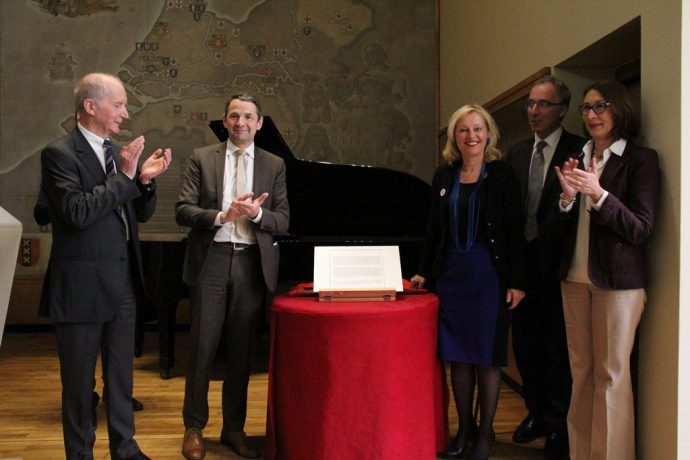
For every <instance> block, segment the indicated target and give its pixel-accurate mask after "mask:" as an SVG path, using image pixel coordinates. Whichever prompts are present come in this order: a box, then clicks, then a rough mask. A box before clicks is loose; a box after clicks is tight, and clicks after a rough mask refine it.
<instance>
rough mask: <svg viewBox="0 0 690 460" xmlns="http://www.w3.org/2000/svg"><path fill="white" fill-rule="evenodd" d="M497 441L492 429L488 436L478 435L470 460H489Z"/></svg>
mask: <svg viewBox="0 0 690 460" xmlns="http://www.w3.org/2000/svg"><path fill="white" fill-rule="evenodd" d="M494 441H496V432H495V431H494V430H493V428H492V429H491V431H490V432H489V435H488V436H482V435H480V434H477V440H476V442H475V444H474V447H473V448H472V456H471V457H470V460H489V453H491V448H492V447H493V445H494Z"/></svg>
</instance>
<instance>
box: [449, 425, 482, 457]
mask: <svg viewBox="0 0 690 460" xmlns="http://www.w3.org/2000/svg"><path fill="white" fill-rule="evenodd" d="M463 434H464V439H460V438H461V437H462V436H463ZM476 435H477V425H475V424H474V423H472V425H470V426H469V430H468V432H467V433H461V432H460V431H458V434H456V435H455V438H453V440H452V441H451V442H450V443H449V444H448V447H447V448H446V458H463V457H464V456H465V454H466V453H467V451H468V450H469V448H470V446H471V445H472V444H474V437H475V436H476Z"/></svg>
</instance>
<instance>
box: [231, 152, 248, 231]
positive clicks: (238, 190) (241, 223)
mask: <svg viewBox="0 0 690 460" xmlns="http://www.w3.org/2000/svg"><path fill="white" fill-rule="evenodd" d="M246 153H247V152H245V151H244V150H236V151H235V158H236V160H237V162H236V163H235V164H236V167H235V193H234V194H233V195H234V198H235V199H236V198H237V197H240V196H242V195H244V194H245V193H247V192H248V191H249V190H248V187H247V165H246ZM235 231H236V232H237V236H239V237H240V238H247V237H249V236H250V235H251V231H252V229H251V223H250V222H249V219H248V218H247V216H242V217H240V218H239V219H238V220H237V221H235Z"/></svg>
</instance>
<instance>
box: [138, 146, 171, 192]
mask: <svg viewBox="0 0 690 460" xmlns="http://www.w3.org/2000/svg"><path fill="white" fill-rule="evenodd" d="M171 162H172V150H170V148H166V149H165V150H163V149H158V150H156V151H155V152H153V153H152V154H151V156H150V157H148V158H147V159H146V161H144V164H142V165H141V172H140V173H139V181H140V182H141V183H142V184H144V185H146V184H148V183H149V182H151V179H153V178H154V177H158V176H160V175H161V174H163V173H164V172H165V171H167V170H168V167H169V166H170V163H171Z"/></svg>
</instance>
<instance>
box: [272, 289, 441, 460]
mask: <svg viewBox="0 0 690 460" xmlns="http://www.w3.org/2000/svg"><path fill="white" fill-rule="evenodd" d="M437 320H438V298H437V297H436V296H435V295H433V294H415V295H400V294H398V300H395V301H389V302H318V300H317V299H316V298H315V297H290V296H287V295H282V296H278V297H276V298H275V299H274V301H273V309H272V313H271V338H272V340H271V352H270V362H269V384H268V385H269V390H268V391H269V395H268V415H267V429H266V456H265V458H266V459H280V460H290V459H295V460H303V459H307V458H308V459H343V460H344V459H353V460H361V459H364V458H376V459H377V460H381V459H406V458H409V459H416V460H421V459H435V458H436V452H437V451H442V450H443V449H444V448H445V442H446V439H447V416H446V410H445V409H446V405H445V404H444V395H443V394H444V389H445V386H444V385H443V382H442V377H441V364H440V362H439V361H438V359H437V357H436V338H437Z"/></svg>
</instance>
